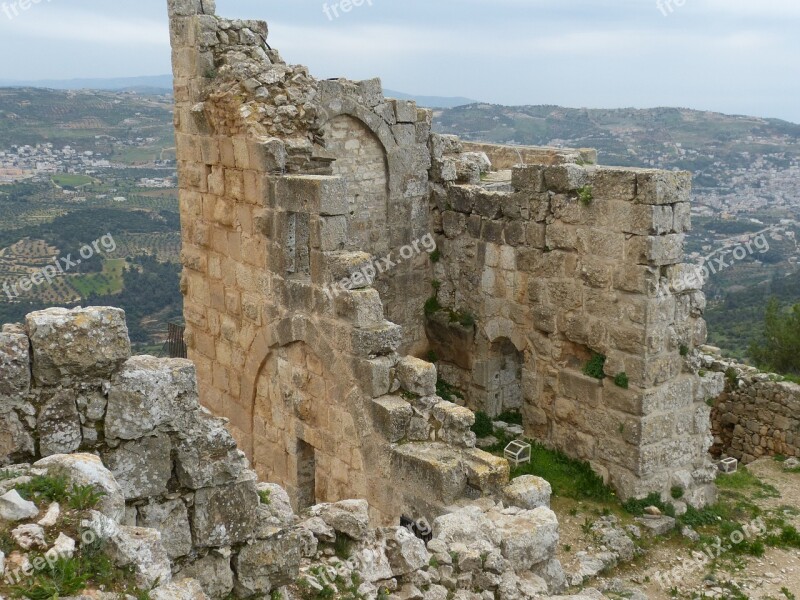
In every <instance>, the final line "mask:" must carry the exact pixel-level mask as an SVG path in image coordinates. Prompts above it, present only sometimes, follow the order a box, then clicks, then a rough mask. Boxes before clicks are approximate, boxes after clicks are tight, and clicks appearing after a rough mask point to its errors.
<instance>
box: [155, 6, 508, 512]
mask: <svg viewBox="0 0 800 600" xmlns="http://www.w3.org/2000/svg"><path fill="white" fill-rule="evenodd" d="M168 5H169V9H170V29H171V38H172V46H173V70H174V74H175V101H176V109H175V124H176V143H177V157H178V175H179V180H180V210H181V227H182V240H183V249H182V260H183V264H184V273H183V277H182V281H181V288H182V291H183V293H184V314H185V317H186V325H187V331H186V340H187V346H188V351H189V357H190V358H191V359H192V360H193V361H194V363H195V364H196V366H197V374H198V380H199V384H200V385H199V387H200V395H201V401H202V403H203V405H204V406H206V407H208V408H209V409H210V410H211V411H213V412H214V413H215V414H218V415H224V416H226V417H227V418H229V419H230V425H231V431H232V433H233V436H234V438H235V439H236V440H237V442H238V443H239V445H240V447H241V448H243V449H244V451H245V452H246V454H247V456H248V457H249V458H250V459H251V461H252V463H253V467H254V469H255V470H256V471H257V472H258V473H259V475H261V476H262V477H269V478H272V479H273V480H275V481H276V482H277V483H280V484H281V485H283V486H285V487H286V488H287V489H288V490H289V492H290V495H291V497H292V501H293V502H294V503H295V506H301V505H306V504H308V503H310V502H317V501H338V500H342V499H344V498H348V497H352V496H361V497H364V498H366V499H367V500H369V503H370V507H371V508H372V510H373V511H375V514H376V515H380V516H381V518H382V519H384V520H385V521H386V522H394V521H395V520H396V519H397V518H398V517H399V515H400V514H401V513H404V512H405V513H408V514H424V515H425V516H427V517H429V518H433V517H434V516H436V514H438V513H439V511H440V510H441V508H442V506H443V504H442V503H443V500H442V498H439V497H436V496H434V497H430V496H429V495H428V494H427V493H426V491H425V490H424V489H422V488H421V487H420V485H419V480H420V478H427V480H434V481H438V482H440V484H441V485H442V486H444V485H448V486H449V487H448V495H447V498H448V499H452V498H458V497H463V496H470V497H478V496H481V495H485V494H488V493H490V492H491V491H492V489H494V487H496V485H498V484H499V482H502V481H503V480H506V481H507V478H508V466H507V464H506V463H505V461H503V460H499V459H496V458H494V457H491V456H489V455H486V454H485V453H482V452H480V451H477V450H475V449H474V445H475V441H474V436H472V438H469V436H467V435H466V432H468V431H469V427H470V426H471V424H472V422H474V415H472V413H470V412H469V411H466V412H465V413H464V412H459V411H460V409H459V407H456V406H455V405H450V404H449V403H442V401H441V398H439V397H437V396H436V390H435V383H436V371H435V368H434V367H433V366H432V365H428V364H426V363H421V364H417V365H415V366H414V368H413V369H411V371H409V372H408V373H407V375H408V377H407V378H406V379H405V380H403V377H402V376H401V375H399V374H398V373H399V372H400V371H401V370H402V369H401V362H402V361H401V355H402V354H405V353H407V352H415V351H416V352H422V351H423V350H424V349H426V348H427V340H426V339H425V332H424V319H423V304H424V300H425V298H426V296H427V294H428V280H429V273H430V260H429V258H428V255H427V254H426V252H424V251H422V250H421V248H423V247H424V245H422V246H421V245H420V243H419V241H420V240H421V239H424V238H425V237H426V236H429V221H428V208H427V206H428V168H429V166H430V153H429V150H428V147H427V140H428V135H429V133H430V124H431V113H430V111H425V110H418V109H417V108H416V105H415V104H414V103H413V102H405V101H396V100H389V99H386V98H384V96H383V93H382V90H381V85H380V81H378V80H369V81H362V82H351V81H346V80H330V81H317V80H315V79H313V78H312V77H311V76H310V75H309V74H308V71H307V69H306V68H305V67H299V66H291V65H287V64H286V63H285V62H284V61H283V60H282V59H281V58H280V56H279V54H278V53H277V52H276V51H275V50H273V49H271V48H270V47H269V45H268V44H267V41H266V38H267V36H268V30H267V26H266V24H265V23H263V22H256V21H241V20H229V19H223V18H221V17H217V16H215V15H214V14H213V13H214V10H213V3H212V2H209V1H207V0H204V1H203V2H200V1H199V0H170V2H169V3H168ZM409 249H410V250H411V252H409ZM430 250H432V248H431V249H430ZM430 250H428V251H430ZM417 371H418V372H420V373H424V374H425V384H424V385H417V384H415V383H414V373H415V372H417ZM401 386H402V388H403V389H401ZM410 388H414V389H410ZM403 390H405V392H403ZM401 392H403V393H405V394H406V396H407V398H400V397H398V396H397V395H396V394H399V393H401ZM413 404H416V405H414V406H412V405H413ZM387 406H388V407H391V409H392V410H396V411H397V414H393V416H392V417H391V427H390V426H388V425H386V424H385V423H384V422H382V421H381V419H383V418H384V417H385V416H386V414H385V413H386V412H387V411H386V407H387ZM437 407H438V408H437ZM434 409H436V410H434ZM408 411H411V412H412V413H413V414H414V416H415V420H414V427H413V428H411V431H412V434H411V435H410V436H407V435H406V434H405V429H404V433H403V435H402V436H400V437H399V438H396V439H395V436H396V433H397V432H396V430H395V429H394V428H395V427H396V426H397V421H398V419H399V420H400V422H401V423H402V418H404V417H403V415H405V414H406V413H407V412H408ZM388 412H390V413H391V410H390V411H388ZM384 425H386V426H384ZM454 440H460V442H459V443H456V442H455V441H454ZM442 457H444V458H446V460H444V459H443V458H442ZM443 465H444V466H443ZM477 471H480V472H481V473H482V474H483V472H484V471H487V472H488V473H490V474H491V476H486V477H482V478H481V477H477V476H476V475H475V473H476V472H477ZM447 477H449V478H450V479H449V480H448V482H447V483H446V484H445V483H443V480H444V479H445V478H447ZM387 481H389V482H391V485H387Z"/></svg>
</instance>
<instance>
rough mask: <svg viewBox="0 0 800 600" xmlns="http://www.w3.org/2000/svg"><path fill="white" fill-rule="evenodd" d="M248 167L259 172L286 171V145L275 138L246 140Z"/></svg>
mask: <svg viewBox="0 0 800 600" xmlns="http://www.w3.org/2000/svg"><path fill="white" fill-rule="evenodd" d="M248 153H249V158H250V168H251V169H255V170H256V171H259V172H261V173H283V172H285V171H286V161H287V158H288V157H287V152H286V145H285V144H284V142H283V141H282V140H279V139H277V138H264V139H261V140H258V141H255V142H250V141H248Z"/></svg>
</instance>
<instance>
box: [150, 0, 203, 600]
mask: <svg viewBox="0 0 800 600" xmlns="http://www.w3.org/2000/svg"><path fill="white" fill-rule="evenodd" d="M205 1H206V2H207V1H208V0H205ZM149 596H150V599H151V600H208V596H206V594H205V592H204V590H203V588H202V586H201V585H200V582H199V581H195V580H194V579H183V580H181V581H175V582H172V583H168V584H166V585H160V586H159V587H157V588H156V589H154V590H152V591H151V592H150V593H149ZM213 597H214V596H212V598H213Z"/></svg>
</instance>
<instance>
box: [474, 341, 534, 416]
mask: <svg viewBox="0 0 800 600" xmlns="http://www.w3.org/2000/svg"><path fill="white" fill-rule="evenodd" d="M522 365H523V356H522V353H521V352H520V351H519V350H517V349H516V347H515V346H514V344H513V343H512V342H511V340H509V339H508V338H500V339H498V340H496V341H495V342H494V343H493V344H492V346H491V348H490V349H489V353H488V356H487V357H486V358H485V359H484V360H481V361H478V363H477V364H476V366H475V369H474V372H473V379H474V381H475V384H476V386H477V390H476V394H475V397H476V400H477V401H478V403H479V406H480V407H481V410H483V411H484V412H486V413H487V414H488V415H489V416H492V417H496V416H497V415H499V414H501V413H503V412H506V411H517V410H520V409H521V408H522V403H523V395H522Z"/></svg>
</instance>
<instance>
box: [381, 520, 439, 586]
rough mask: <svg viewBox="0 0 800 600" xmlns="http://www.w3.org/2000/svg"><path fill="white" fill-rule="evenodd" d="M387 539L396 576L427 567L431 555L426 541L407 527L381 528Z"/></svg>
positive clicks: (390, 560) (389, 554) (388, 551)
mask: <svg viewBox="0 0 800 600" xmlns="http://www.w3.org/2000/svg"><path fill="white" fill-rule="evenodd" d="M381 532H382V534H383V536H384V539H385V541H386V556H387V557H388V558H389V564H390V565H391V567H392V573H393V574H394V575H395V576H403V575H407V574H409V573H411V572H413V571H417V570H419V569H423V568H425V567H426V566H427V565H428V563H429V562H430V559H431V556H430V554H429V553H428V551H427V549H426V548H425V543H424V542H423V541H422V540H421V539H419V538H418V537H417V536H415V535H414V534H413V533H411V532H410V531H409V530H408V529H406V528H405V527H391V528H386V529H383V530H381Z"/></svg>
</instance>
